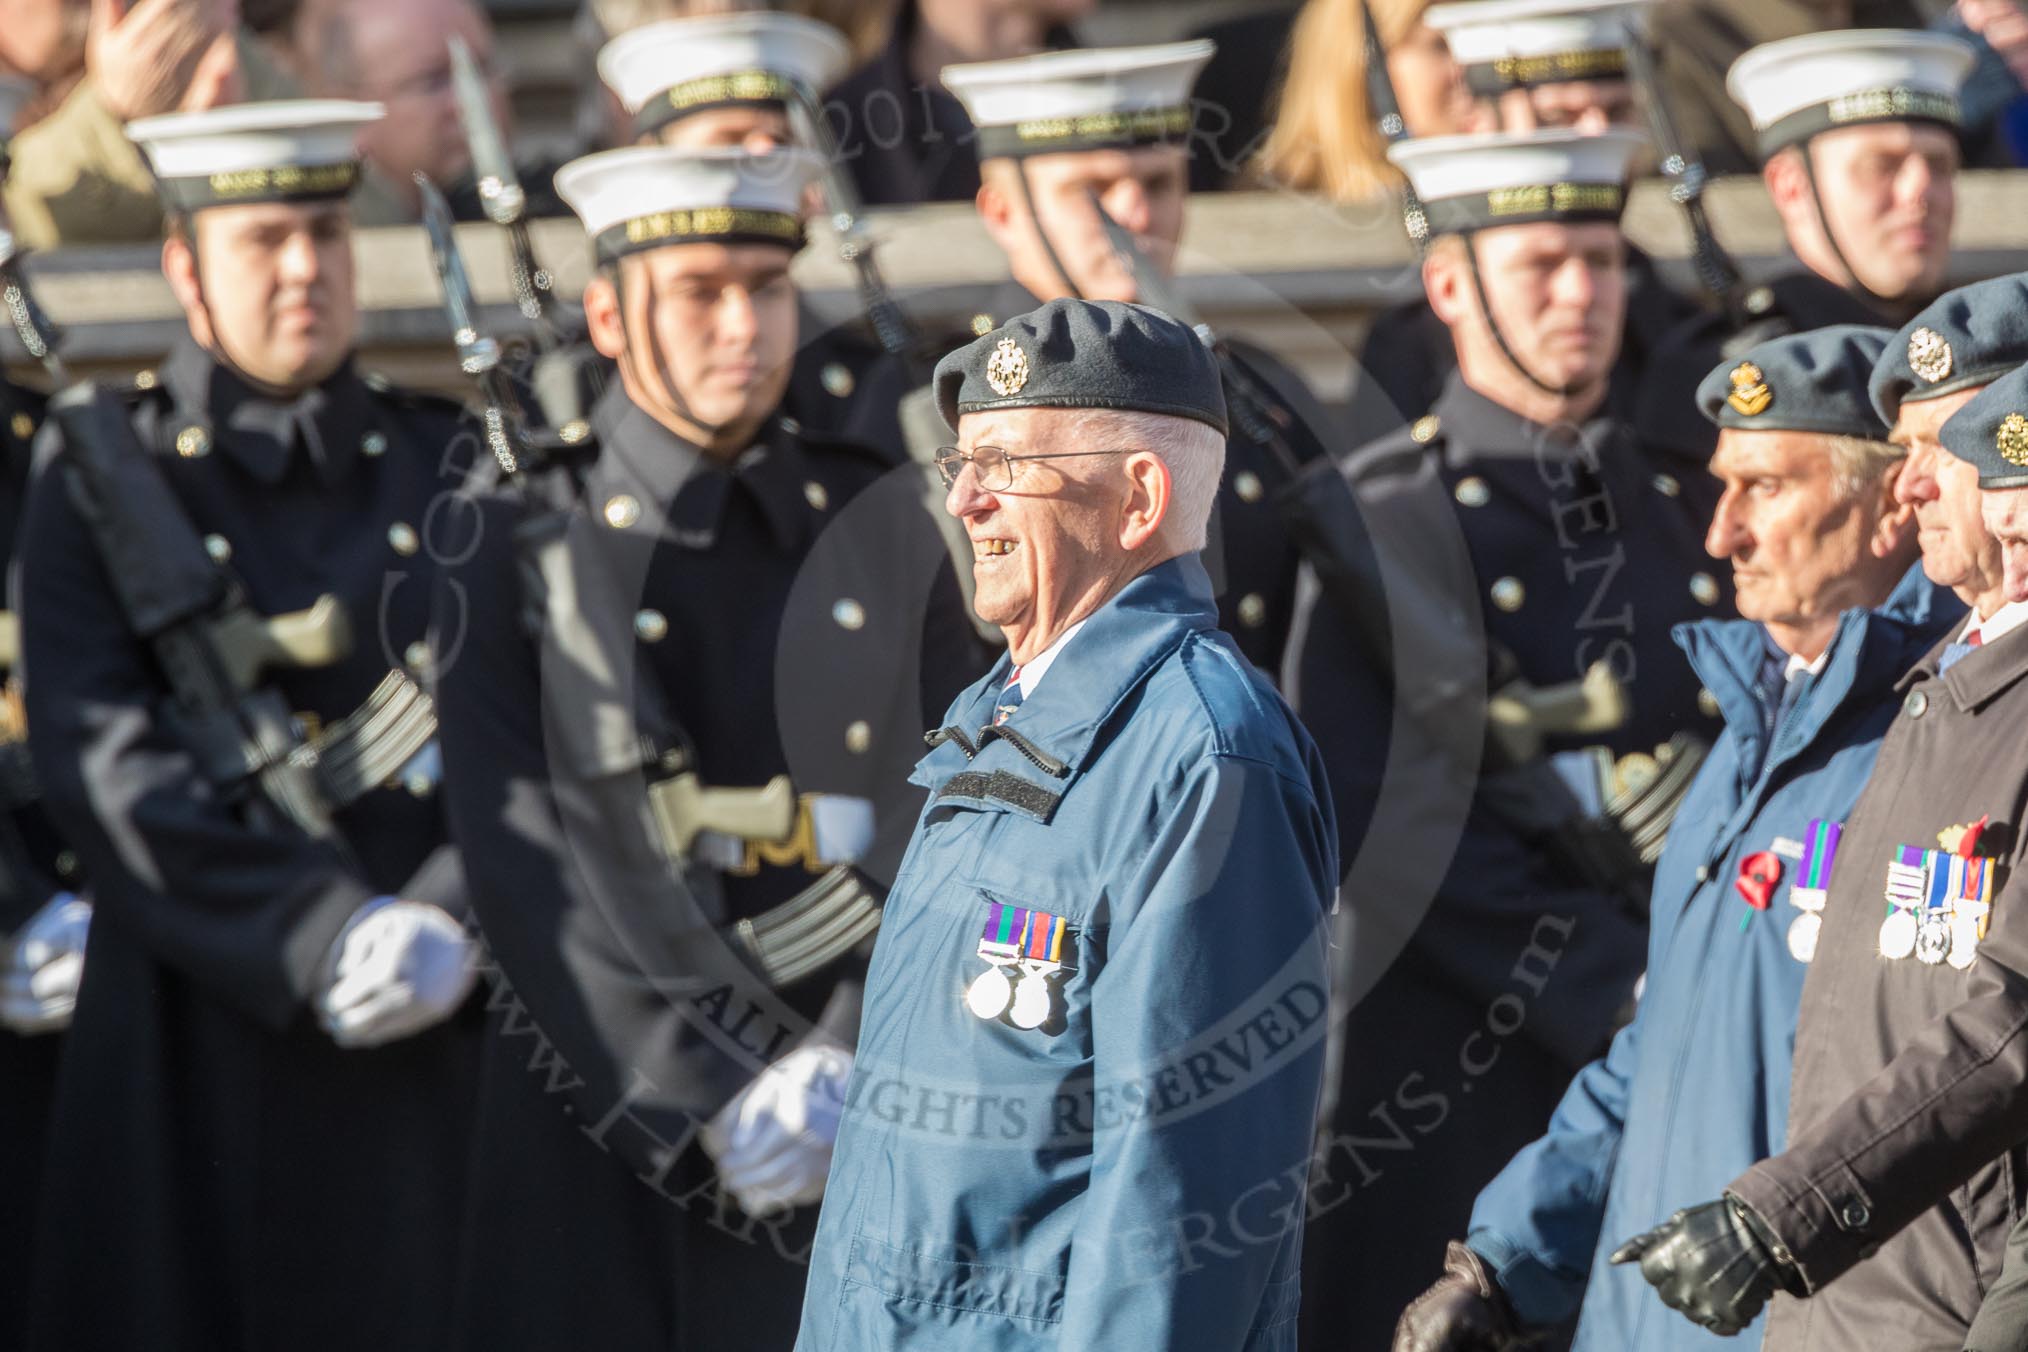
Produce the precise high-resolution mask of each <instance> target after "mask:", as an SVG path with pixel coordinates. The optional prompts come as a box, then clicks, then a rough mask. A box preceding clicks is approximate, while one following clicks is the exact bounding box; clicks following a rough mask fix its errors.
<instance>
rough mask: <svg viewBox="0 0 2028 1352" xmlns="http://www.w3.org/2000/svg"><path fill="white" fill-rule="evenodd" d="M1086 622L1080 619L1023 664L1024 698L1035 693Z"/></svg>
mask: <svg viewBox="0 0 2028 1352" xmlns="http://www.w3.org/2000/svg"><path fill="white" fill-rule="evenodd" d="M1086 618H1087V619H1089V618H1090V617H1089V616H1087V617H1086ZM1084 624H1085V622H1084V620H1079V621H1078V622H1077V623H1076V624H1073V625H1072V626H1070V628H1068V629H1066V630H1064V631H1063V632H1062V633H1060V634H1058V635H1057V636H1056V642H1054V643H1052V644H1050V645H1049V646H1048V647H1047V648H1044V649H1043V650H1042V651H1041V652H1039V653H1037V654H1035V656H1033V657H1031V658H1029V659H1028V660H1027V661H1026V662H1023V663H1022V664H1021V698H1022V699H1024V700H1025V699H1027V698H1029V697H1030V696H1032V695H1033V694H1034V693H1035V687H1036V686H1038V685H1041V684H1042V678H1043V677H1044V676H1046V675H1048V674H1049V669H1050V667H1052V666H1054V665H1055V664H1056V659H1057V657H1058V656H1059V655H1060V654H1061V653H1062V652H1063V648H1064V645H1065V644H1067V643H1069V642H1070V641H1071V640H1072V639H1074V638H1076V637H1077V631H1078V630H1080V629H1082V628H1084Z"/></svg>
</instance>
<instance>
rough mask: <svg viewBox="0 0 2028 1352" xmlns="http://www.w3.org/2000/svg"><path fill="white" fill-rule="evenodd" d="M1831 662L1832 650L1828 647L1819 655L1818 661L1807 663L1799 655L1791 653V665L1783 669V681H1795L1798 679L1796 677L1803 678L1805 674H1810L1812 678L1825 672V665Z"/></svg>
mask: <svg viewBox="0 0 2028 1352" xmlns="http://www.w3.org/2000/svg"><path fill="white" fill-rule="evenodd" d="M1830 660H1831V650H1830V649H1829V648H1828V647H1827V648H1825V649H1824V651H1822V652H1820V653H1818V654H1817V656H1816V660H1815V661H1811V662H1805V661H1804V660H1803V659H1802V658H1801V657H1799V656H1798V655H1797V654H1795V653H1790V654H1789V664H1788V666H1786V667H1784V668H1783V669H1782V679H1783V680H1785V681H1793V680H1794V679H1796V677H1798V676H1801V675H1802V674H1804V673H1805V672H1807V673H1809V674H1810V675H1812V676H1815V675H1817V674H1818V673H1820V672H1822V671H1823V669H1824V663H1826V662H1828V661H1830Z"/></svg>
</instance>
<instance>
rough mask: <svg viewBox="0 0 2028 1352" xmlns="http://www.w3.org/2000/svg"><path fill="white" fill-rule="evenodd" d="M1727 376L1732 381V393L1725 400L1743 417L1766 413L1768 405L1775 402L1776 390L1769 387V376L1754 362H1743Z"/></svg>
mask: <svg viewBox="0 0 2028 1352" xmlns="http://www.w3.org/2000/svg"><path fill="white" fill-rule="evenodd" d="M1726 378H1727V379H1728V380H1730V381H1731V382H1732V393H1731V394H1728V395H1726V396H1725V402H1726V403H1728V404H1730V405H1732V406H1733V408H1735V409H1737V410H1738V411H1739V413H1740V414H1741V415H1742V416H1743V417H1748V418H1751V417H1753V416H1755V415H1756V414H1760V413H1765V412H1767V407H1768V405H1769V404H1772V403H1773V402H1774V391H1773V390H1770V389H1769V388H1768V387H1767V378H1766V377H1765V376H1764V375H1763V374H1762V373H1761V369H1760V368H1759V367H1758V366H1755V365H1754V364H1753V363H1752V362H1750V361H1743V362H1741V363H1740V364H1739V365H1737V366H1735V367H1733V368H1732V371H1731V372H1730V374H1729V375H1728V376H1727V377H1726Z"/></svg>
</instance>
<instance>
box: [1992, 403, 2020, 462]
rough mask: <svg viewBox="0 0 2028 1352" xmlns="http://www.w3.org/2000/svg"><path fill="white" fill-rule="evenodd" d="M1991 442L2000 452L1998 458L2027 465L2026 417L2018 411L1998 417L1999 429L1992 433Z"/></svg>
mask: <svg viewBox="0 0 2028 1352" xmlns="http://www.w3.org/2000/svg"><path fill="white" fill-rule="evenodd" d="M1993 444H1994V446H1995V447H1996V448H1997V449H1998V450H1999V452H2000V458H2001V459H2002V460H2005V461H2006V462H2007V463H2008V464H2010V465H2022V466H2028V418H2024V417H2022V416H2021V415H2020V414H2019V413H2009V414H2008V415H2007V416H2006V417H2004V418H2002V419H2000V430H1999V431H1998V432H1996V433H1994V435H1993Z"/></svg>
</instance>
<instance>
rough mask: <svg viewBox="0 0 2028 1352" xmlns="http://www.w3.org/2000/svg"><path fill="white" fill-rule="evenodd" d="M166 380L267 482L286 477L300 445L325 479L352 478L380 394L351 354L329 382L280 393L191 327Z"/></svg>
mask: <svg viewBox="0 0 2028 1352" xmlns="http://www.w3.org/2000/svg"><path fill="white" fill-rule="evenodd" d="M161 379H162V383H163V385H164V386H165V387H166V388H167V389H168V390H169V393H170V395H171V397H173V398H174V399H175V401H176V405H177V413H178V416H179V417H181V418H182V419H184V420H185V422H186V423H187V422H190V421H201V422H202V423H204V424H205V425H206V426H207V427H209V429H210V432H211V437H212V440H213V441H214V442H215V443H216V445H217V446H218V448H219V449H220V450H221V451H222V452H223V453H224V454H226V455H228V456H230V457H231V458H232V459H233V460H234V461H235V462H237V463H238V464H239V466H240V467H241V468H242V469H244V470H246V472H247V473H249V474H251V475H252V476H253V477H254V478H255V479H256V480H258V481H259V482H261V483H263V484H268V485H274V484H278V483H280V482H281V481H282V479H283V478H284V477H285V476H287V474H288V472H289V467H290V465H291V463H293V461H294V460H295V458H296V454H297V452H298V451H299V450H300V451H301V452H302V454H303V455H304V456H306V457H307V458H308V460H309V462H310V465H311V468H312V470H313V471H314V472H315V474H316V475H317V479H318V482H320V483H321V484H323V485H324V486H325V487H326V488H331V487H335V486H336V485H338V484H340V483H343V482H344V481H345V480H346V479H348V478H350V477H351V475H352V472H353V470H354V468H355V467H356V466H357V465H358V463H359V447H360V442H361V441H362V440H363V439H364V437H365V435H366V433H367V432H368V431H369V430H371V420H372V416H373V408H374V405H373V399H372V396H371V394H370V393H369V392H368V390H367V389H366V386H365V385H364V384H363V383H362V382H361V381H360V380H359V377H358V375H357V374H356V373H355V372H354V370H353V367H352V358H351V357H349V356H348V357H347V358H346V359H345V363H344V365H342V366H340V367H339V368H338V370H337V371H336V372H335V373H333V374H332V375H331V377H330V378H329V379H327V380H325V381H324V383H323V384H321V385H314V386H312V387H311V388H309V389H307V390H304V391H303V392H302V393H300V394H297V395H294V396H276V395H271V394H268V393H266V392H265V391H262V390H259V389H256V388H255V387H254V386H253V385H251V384H249V383H248V382H247V380H246V379H245V378H244V377H242V376H241V375H240V374H239V373H238V372H236V371H234V370H233V369H232V368H231V367H229V366H227V365H226V364H225V363H224V362H221V361H219V360H218V359H217V358H216V357H214V356H212V354H211V353H209V352H207V351H205V350H204V348H202V347H200V346H199V345H198V343H197V340H196V339H194V338H192V337H190V336H189V335H188V334H186V335H184V337H183V338H181V339H180V340H178V342H177V344H176V346H175V348H174V349H173V350H172V351H171V352H170V354H169V358H168V360H167V361H165V362H164V363H163V364H162V367H161ZM175 430H178V431H180V430H181V428H180V427H178V428H177V429H175ZM172 435H173V432H172Z"/></svg>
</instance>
